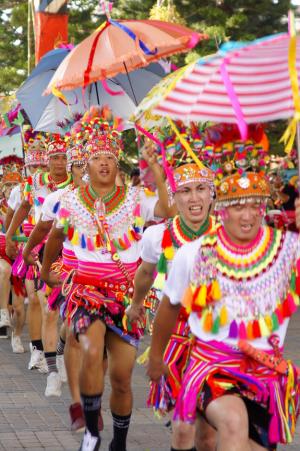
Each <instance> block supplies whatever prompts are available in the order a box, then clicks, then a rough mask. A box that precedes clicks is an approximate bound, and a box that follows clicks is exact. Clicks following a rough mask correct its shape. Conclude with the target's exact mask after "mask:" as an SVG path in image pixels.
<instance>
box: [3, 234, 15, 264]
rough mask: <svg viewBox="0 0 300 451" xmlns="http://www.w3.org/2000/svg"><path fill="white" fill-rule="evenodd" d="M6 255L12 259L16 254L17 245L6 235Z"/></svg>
mask: <svg viewBox="0 0 300 451" xmlns="http://www.w3.org/2000/svg"><path fill="white" fill-rule="evenodd" d="M5 252H6V255H7V256H8V257H9V258H11V259H12V260H14V259H15V258H16V257H17V255H18V245H17V243H16V242H15V241H13V240H12V239H11V238H9V237H6V247H5Z"/></svg>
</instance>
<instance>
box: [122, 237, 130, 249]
mask: <svg viewBox="0 0 300 451" xmlns="http://www.w3.org/2000/svg"><path fill="white" fill-rule="evenodd" d="M123 241H124V243H125V245H126V248H127V249H129V248H130V247H131V243H130V241H129V238H128V236H127V235H126V233H124V235H123Z"/></svg>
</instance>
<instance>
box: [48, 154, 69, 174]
mask: <svg viewBox="0 0 300 451" xmlns="http://www.w3.org/2000/svg"><path fill="white" fill-rule="evenodd" d="M48 166H49V171H50V174H51V175H52V176H54V177H62V176H63V175H66V174H67V173H66V166H67V156H66V155H65V154H57V155H52V156H51V157H50V158H49V163H48Z"/></svg>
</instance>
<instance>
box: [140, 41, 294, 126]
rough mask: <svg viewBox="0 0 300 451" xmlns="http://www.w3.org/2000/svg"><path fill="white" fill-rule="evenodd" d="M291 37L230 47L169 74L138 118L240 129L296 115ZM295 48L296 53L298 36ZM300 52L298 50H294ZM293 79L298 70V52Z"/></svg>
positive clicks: (146, 103)
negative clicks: (147, 113) (231, 125)
mask: <svg viewBox="0 0 300 451" xmlns="http://www.w3.org/2000/svg"><path fill="white" fill-rule="evenodd" d="M290 39H291V37H290V35H289V34H288V33H282V34H278V35H273V36H270V37H266V38H262V39H258V40H256V41H253V42H252V43H249V44H245V43H228V44H225V45H224V46H223V47H222V48H221V50H220V51H219V52H218V53H216V54H215V55H213V56H209V57H207V58H203V59H200V60H198V61H197V62H195V63H193V64H191V65H188V66H186V68H185V69H180V70H179V71H178V77H177V78H176V75H174V74H172V77H171V79H170V83H169V85H168V86H166V80H163V81H162V82H161V83H162V90H161V92H160V89H159V86H160V84H159V85H157V86H156V87H154V89H153V90H152V91H150V93H149V94H148V96H147V97H146V99H145V101H143V102H142V104H140V105H139V107H138V111H137V115H136V117H137V120H139V117H142V116H143V114H144V113H145V109H144V111H143V104H144V106H145V107H146V106H148V107H149V106H150V107H151V114H154V115H161V116H168V117H170V118H172V119H180V120H183V121H184V122H190V121H195V122H203V121H213V122H226V123H238V125H239V127H240V129H243V125H244V126H245V125H246V124H251V123H260V122H269V121H273V120H276V119H287V118H290V117H293V116H294V114H295V106H294V99H293V92H292V86H291V72H290V71H291V65H290V62H289V49H290V47H289V46H290ZM296 43H297V46H296V49H297V50H298V48H299V49H300V38H299V37H297V41H296ZM298 53H299V52H298ZM296 68H297V71H295V70H294V75H295V78H296V81H297V72H298V71H299V68H300V53H299V54H298V55H297V58H296Z"/></svg>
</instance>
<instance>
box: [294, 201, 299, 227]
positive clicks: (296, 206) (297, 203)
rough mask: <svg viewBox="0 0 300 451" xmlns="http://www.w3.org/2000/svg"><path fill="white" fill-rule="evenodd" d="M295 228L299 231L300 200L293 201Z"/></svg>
mask: <svg viewBox="0 0 300 451" xmlns="http://www.w3.org/2000/svg"><path fill="white" fill-rule="evenodd" d="M295 214H296V226H297V229H298V230H300V198H298V199H296V201H295Z"/></svg>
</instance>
